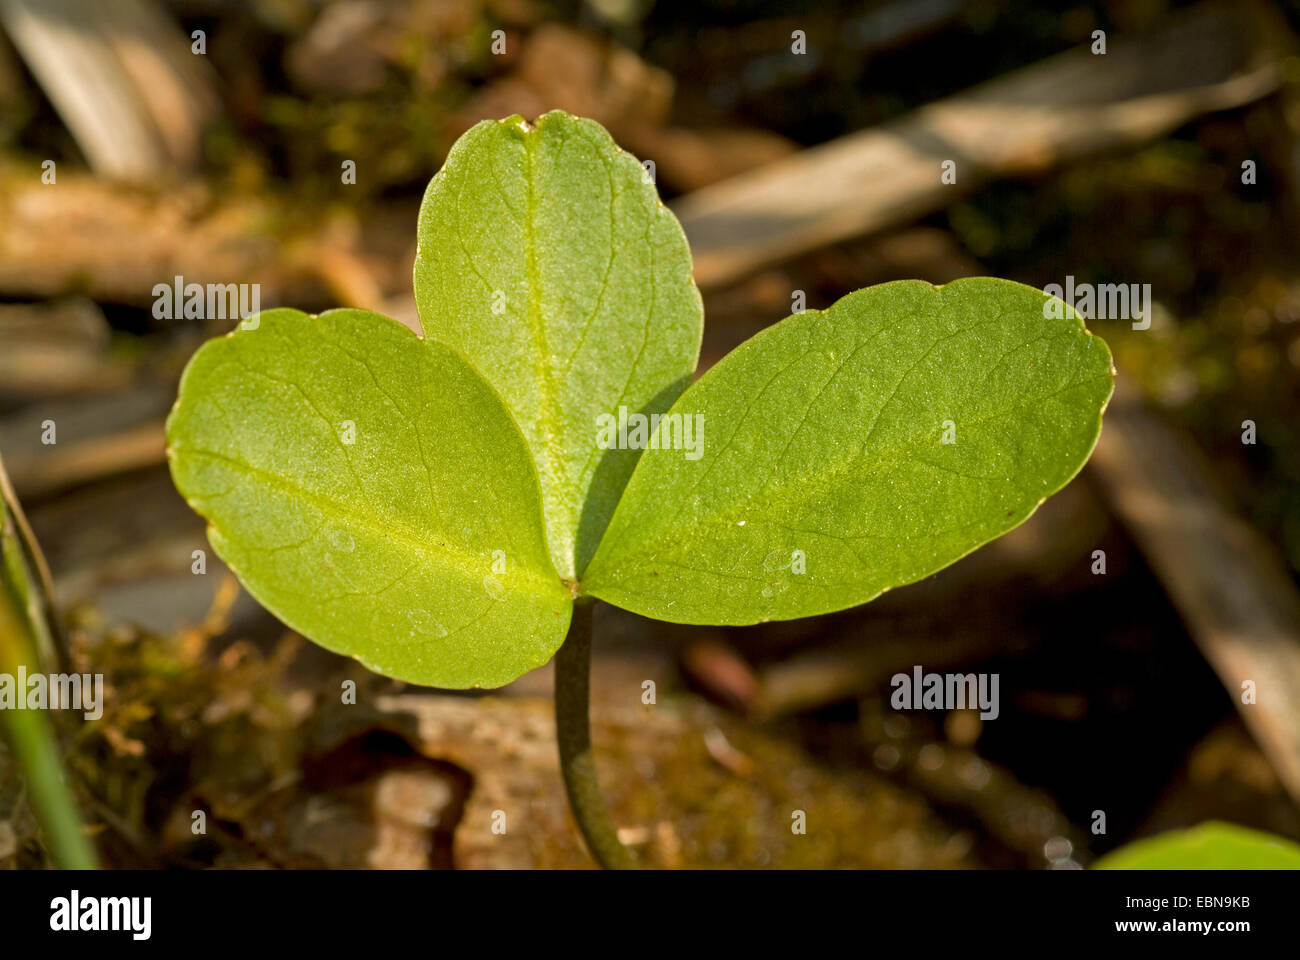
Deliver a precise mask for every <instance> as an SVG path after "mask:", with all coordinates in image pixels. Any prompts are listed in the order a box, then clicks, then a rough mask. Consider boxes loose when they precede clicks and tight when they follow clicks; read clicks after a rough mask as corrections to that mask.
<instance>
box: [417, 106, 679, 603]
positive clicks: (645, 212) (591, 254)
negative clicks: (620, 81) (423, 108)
mask: <svg viewBox="0 0 1300 960" xmlns="http://www.w3.org/2000/svg"><path fill="white" fill-rule="evenodd" d="M415 298H416V303H417V305H418V307H419V316H420V323H421V326H422V328H423V330H424V333H425V335H426V336H428V337H431V338H433V339H436V340H440V341H442V342H443V343H446V344H449V345H450V346H452V347H454V348H456V349H457V350H459V351H460V352H461V353H463V354H464V355H465V356H466V357H468V358H469V360H470V362H471V363H473V364H474V366H475V367H476V368H477V369H478V370H479V372H480V373H482V374H483V376H484V377H485V378H487V380H488V382H489V383H491V384H492V385H493V386H494V387H495V388H496V390H497V392H498V393H500V394H501V396H502V397H503V398H504V399H505V402H506V404H507V406H509V408H510V411H511V413H513V414H514V417H515V421H516V422H517V423H518V424H519V426H520V429H521V430H522V431H523V434H524V437H525V438H526V439H527V440H528V445H529V447H530V448H531V450H532V452H533V457H534V459H535V461H536V464H537V472H538V475H539V477H540V479H541V486H542V498H543V503H544V506H545V513H546V529H547V534H548V540H549V543H550V550H551V557H552V560H553V561H554V563H555V568H556V569H557V570H558V571H559V573H560V575H561V576H562V577H564V578H565V579H569V580H572V579H573V578H575V577H576V576H577V575H578V574H579V573H580V572H581V571H582V569H583V568H584V567H585V565H586V561H587V559H588V558H590V556H591V553H592V551H593V550H594V549H595V546H596V543H597V542H598V541H599V539H600V535H601V533H602V531H603V530H604V528H605V525H606V523H607V522H608V520H609V517H610V514H611V513H612V512H613V509H614V506H615V505H616V504H617V502H618V497H619V494H620V493H621V492H622V489H623V486H624V485H625V484H626V482H627V478H628V476H629V475H630V474H631V472H632V468H633V467H634V466H635V464H636V460H637V455H638V451H636V450H631V449H622V450H602V449H600V448H599V447H598V446H597V445H596V442H595V441H596V433H597V417H599V416H600V415H601V414H610V415H613V416H617V415H618V411H619V407H626V408H627V409H628V410H629V411H631V412H634V413H635V412H638V411H644V412H662V411H664V410H666V409H667V408H668V407H669V406H670V405H671V404H672V402H673V401H674V400H676V399H677V397H678V396H679V395H680V394H681V392H682V390H683V389H685V387H686V385H687V384H688V383H689V382H690V376H691V374H692V373H693V372H694V370H695V364H696V361H697V359H698V357H699V348H700V337H701V333H702V329H703V308H702V306H701V303H700V296H699V292H698V291H697V290H696V288H695V284H694V282H693V280H692V279H691V256H690V250H689V249H688V248H687V245H686V238H685V236H683V234H682V230H681V227H680V226H679V225H678V223H677V220H676V218H675V217H674V216H673V215H672V214H671V213H670V212H669V211H668V210H667V209H666V208H665V207H664V206H663V205H662V204H661V203H660V202H659V197H658V195H657V194H656V192H655V188H654V186H653V185H652V184H651V183H650V182H649V178H648V177H647V176H646V175H645V172H644V170H643V169H642V167H641V165H640V164H639V163H638V162H637V161H636V159H635V158H633V157H632V156H630V155H628V154H626V153H624V152H623V151H622V150H620V149H619V148H618V146H617V145H616V144H615V143H614V141H613V140H612V139H610V136H609V134H608V133H606V132H605V129H604V128H603V127H601V126H600V125H599V124H597V123H594V122H593V121H591V120H583V119H579V118H576V117H571V116H569V115H568V114H566V113H561V112H559V111H556V112H552V113H548V114H546V115H545V116H543V117H541V118H540V119H539V120H538V121H537V124H536V126H532V125H529V124H527V123H525V122H524V121H523V120H522V119H521V118H520V117H518V116H515V117H511V118H509V119H507V120H501V121H491V120H489V121H484V122H483V123H480V124H478V125H477V126H475V127H474V128H473V129H471V130H470V131H469V132H467V133H466V134H465V135H464V136H462V137H461V138H460V140H458V141H457V142H456V145H455V146H454V147H453V148H452V150H451V153H450V154H449V155H448V157H447V162H446V165H445V166H444V167H443V169H442V170H441V171H440V172H439V173H438V175H437V176H436V177H434V178H433V181H432V182H431V183H430V184H429V189H428V191H427V193H426V194H425V197H424V203H423V206H422V207H421V209H420V224H419V248H418V252H417V254H416V261H415Z"/></svg>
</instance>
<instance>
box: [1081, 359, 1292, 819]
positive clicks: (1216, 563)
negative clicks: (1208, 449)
mask: <svg viewBox="0 0 1300 960" xmlns="http://www.w3.org/2000/svg"><path fill="white" fill-rule="evenodd" d="M1091 467H1092V471H1093V473H1094V475H1095V476H1097V477H1098V478H1099V479H1100V480H1101V483H1102V486H1103V488H1104V489H1105V492H1106V494H1107V496H1108V498H1109V499H1110V500H1111V502H1112V503H1113V504H1114V507H1115V511H1116V512H1117V513H1118V514H1119V517H1120V519H1121V520H1122V521H1123V523H1124V525H1125V526H1126V527H1127V528H1128V529H1129V531H1130V532H1131V533H1132V535H1133V538H1134V539H1135V540H1136V541H1137V545H1138V547H1139V549H1140V550H1141V551H1142V553H1143V554H1144V555H1145V556H1146V558H1147V561H1148V562H1149V563H1150V564H1151V567H1152V569H1153V570H1154V571H1155V574H1156V576H1157V577H1158V578H1159V579H1160V582H1161V583H1162V584H1163V585H1164V587H1165V589H1166V590H1168V591H1169V595H1170V598H1171V599H1172V600H1173V603H1174V606H1175V607H1177V609H1178V612H1179V613H1180V614H1181V615H1182V617H1183V620H1184V622H1185V623H1186V624H1187V629H1188V632H1189V633H1191V635H1192V638H1193V639H1194V640H1195V641H1196V644H1197V646H1199V647H1200V649H1201V652H1202V653H1203V654H1204V656H1205V658H1206V659H1207V660H1208V661H1209V662H1210V666H1212V667H1213V668H1214V671H1215V673H1217V674H1218V675H1219V679H1220V680H1222V682H1223V685H1224V686H1225V687H1226V688H1227V690H1228V694H1229V696H1231V697H1232V700H1233V703H1234V705H1235V706H1236V707H1237V710H1238V711H1239V712H1240V713H1241V716H1242V719H1243V720H1245V722H1246V726H1247V728H1249V730H1250V732H1251V734H1252V735H1253V736H1254V738H1255V741H1256V742H1257V743H1258V744H1259V746H1260V748H1261V749H1262V750H1263V752H1264V754H1265V756H1266V757H1267V758H1268V760H1269V762H1270V764H1271V765H1272V767H1273V769H1274V770H1275V771H1276V772H1277V774H1278V777H1279V779H1280V780H1281V781H1282V783H1283V785H1284V786H1285V787H1286V789H1287V791H1288V792H1289V793H1290V795H1291V796H1292V798H1294V799H1295V801H1296V802H1297V803H1300V721H1298V720H1297V718H1300V595H1298V594H1297V591H1296V587H1295V583H1294V581H1292V579H1291V576H1290V574H1289V573H1288V572H1287V570H1286V568H1285V566H1284V565H1283V563H1282V562H1281V560H1280V559H1279V558H1278V557H1277V555H1276V553H1275V552H1274V550H1273V548H1272V547H1271V546H1270V545H1269V544H1268V543H1267V542H1265V540H1264V538H1263V537H1262V536H1260V534H1259V533H1258V532H1257V531H1256V530H1255V529H1254V528H1252V527H1251V526H1250V525H1249V524H1248V523H1246V522H1245V521H1244V520H1242V519H1240V518H1239V517H1237V516H1234V515H1233V513H1232V511H1230V510H1229V509H1228V508H1227V507H1225V506H1224V505H1223V501H1224V498H1223V497H1222V496H1221V494H1220V493H1219V491H1218V490H1217V485H1216V483H1215V481H1214V479H1213V477H1212V474H1211V471H1210V468H1209V466H1208V465H1207V464H1206V462H1205V458H1204V456H1203V455H1202V454H1201V453H1200V452H1199V451H1198V450H1197V449H1196V448H1195V446H1194V445H1193V444H1191V443H1190V442H1189V441H1187V440H1186V438H1184V437H1183V436H1181V435H1180V434H1179V433H1177V432H1175V431H1173V430H1171V429H1170V428H1168V427H1166V426H1165V425H1164V424H1163V423H1162V422H1161V421H1160V420H1159V419H1158V418H1157V417H1156V416H1155V415H1154V414H1152V413H1151V412H1150V411H1148V410H1147V409H1146V407H1145V406H1144V404H1143V403H1142V400H1141V398H1140V396H1139V395H1138V392H1137V388H1136V387H1134V386H1132V385H1131V384H1129V383H1128V382H1127V380H1126V378H1124V377H1120V378H1119V381H1118V383H1117V384H1116V390H1115V397H1114V399H1113V400H1112V402H1111V405H1110V409H1109V410H1108V411H1107V412H1106V421H1105V425H1104V426H1103V427H1102V431H1101V441H1100V442H1099V443H1098V445H1097V450H1096V452H1095V453H1093V455H1092V461H1091ZM1248 680H1249V681H1252V682H1253V684H1254V686H1255V698H1254V700H1255V702H1253V703H1243V702H1242V684H1243V683H1244V682H1245V681H1248Z"/></svg>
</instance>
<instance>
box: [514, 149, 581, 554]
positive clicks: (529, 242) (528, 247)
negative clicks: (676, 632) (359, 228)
mask: <svg viewBox="0 0 1300 960" xmlns="http://www.w3.org/2000/svg"><path fill="white" fill-rule="evenodd" d="M540 136H541V130H540V128H538V127H534V128H533V129H532V130H530V131H528V132H527V133H526V134H525V135H524V153H525V155H526V156H527V158H528V196H527V202H526V204H525V211H524V213H525V215H524V231H525V251H524V264H525V276H526V279H527V282H528V305H527V310H526V314H527V319H528V328H529V330H530V332H531V333H532V338H533V354H534V356H535V357H536V358H537V367H536V369H537V392H538V404H537V429H538V433H539V434H540V438H539V439H540V441H541V452H540V455H539V459H540V460H541V461H542V462H540V463H538V465H537V466H538V472H539V473H540V474H541V475H542V477H543V478H544V479H543V483H542V490H543V494H542V496H543V500H544V501H545V507H546V509H545V511H544V512H545V514H546V516H545V527H546V538H547V543H548V547H550V549H549V550H548V552H549V553H550V554H551V561H552V563H554V564H556V566H561V565H560V563H559V561H560V559H561V558H560V557H557V556H555V552H556V551H555V549H554V546H553V545H552V544H551V539H552V534H553V532H554V531H556V530H563V529H565V528H566V526H571V524H566V523H565V522H564V519H565V518H562V517H558V516H554V513H555V510H556V508H557V507H560V506H565V507H567V506H568V504H567V503H565V502H564V501H563V500H562V499H561V498H560V497H558V496H554V495H553V494H552V493H551V492H550V491H552V490H555V489H557V488H560V489H563V488H567V486H568V478H567V471H565V470H564V469H563V464H564V460H563V458H562V455H561V451H560V450H559V449H558V447H559V420H560V401H559V396H558V394H557V392H556V388H555V381H554V379H553V376H552V373H553V371H552V370H551V363H550V356H551V353H550V347H549V345H548V342H547V339H546V325H545V319H544V318H543V316H542V283H541V271H540V269H539V268H538V264H537V233H536V220H537V156H536V143H535V141H536V139H537V138H538V137H540ZM567 512H568V511H567V510H566V513H567ZM562 559H563V560H564V563H563V565H562V566H563V569H562V571H561V572H562V573H564V574H565V575H572V569H571V568H572V558H571V557H569V556H568V555H567V553H566V555H565V556H564V557H563V558H562Z"/></svg>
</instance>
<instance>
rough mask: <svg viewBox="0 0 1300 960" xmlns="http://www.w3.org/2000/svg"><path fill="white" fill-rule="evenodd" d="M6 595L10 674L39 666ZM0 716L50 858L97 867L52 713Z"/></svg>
mask: <svg viewBox="0 0 1300 960" xmlns="http://www.w3.org/2000/svg"><path fill="white" fill-rule="evenodd" d="M0 591H3V585H0ZM6 600H7V597H6V596H0V670H3V671H4V672H6V673H9V674H11V675H13V674H15V673H16V672H17V667H18V665H19V664H23V665H24V666H26V667H27V668H28V669H29V670H39V669H40V668H39V667H38V666H37V664H36V658H35V657H34V656H31V655H30V651H31V649H32V647H31V644H30V637H29V635H28V633H27V631H26V629H25V628H24V625H23V623H22V621H21V620H20V619H19V618H18V616H17V615H16V612H15V610H14V609H13V607H12V605H10V604H8V603H7V602H6ZM23 649H26V650H28V651H29V655H27V656H24V655H23V654H22V653H21V652H20V651H22V650H23ZM18 695H19V696H20V697H21V696H26V691H25V690H24V691H19V692H18ZM0 720H3V721H4V723H3V724H0V728H2V730H0V732H3V733H4V734H5V738H6V739H7V740H8V741H9V749H10V751H11V752H12V754H13V756H14V760H15V761H16V762H17V764H18V769H19V770H20V771H21V773H22V776H23V781H24V783H26V785H27V792H28V795H29V797H30V802H31V806H32V810H33V811H34V812H35V813H36V818H37V820H39V821H40V824H41V833H42V835H43V837H44V840H45V846H46V848H47V849H48V850H49V853H50V859H51V860H53V861H54V865H55V866H56V867H58V868H60V869H62V870H93V869H95V867H96V866H97V863H96V859H95V850H94V847H93V846H91V843H90V840H89V839H88V838H87V837H86V833H85V830H84V829H83V828H82V826H81V817H80V815H79V814H78V812H77V802H76V800H75V799H74V798H73V795H72V789H71V787H70V786H69V785H68V782H67V779H66V778H65V776H64V773H63V765H62V763H61V762H60V759H59V745H58V742H57V740H56V739H55V736H54V726H53V724H51V723H50V718H49V717H48V716H46V714H45V713H44V712H43V711H41V710H6V711H4V715H3V716H0Z"/></svg>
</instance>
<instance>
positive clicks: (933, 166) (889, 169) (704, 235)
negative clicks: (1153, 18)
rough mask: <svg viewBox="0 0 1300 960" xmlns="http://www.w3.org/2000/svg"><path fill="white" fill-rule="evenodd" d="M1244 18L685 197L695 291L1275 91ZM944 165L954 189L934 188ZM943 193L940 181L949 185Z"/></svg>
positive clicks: (950, 106)
mask: <svg viewBox="0 0 1300 960" xmlns="http://www.w3.org/2000/svg"><path fill="white" fill-rule="evenodd" d="M1285 32H1286V31H1285V25H1283V26H1282V27H1281V29H1280V30H1275V29H1274V28H1273V27H1272V24H1271V17H1270V15H1269V14H1268V13H1267V12H1266V11H1263V10H1262V9H1260V8H1257V7H1256V6H1255V5H1253V4H1244V3H1243V4H1236V5H1233V6H1231V7H1229V6H1220V5H1218V4H1205V5H1202V6H1199V7H1196V8H1194V9H1193V10H1192V11H1190V12H1188V13H1186V14H1184V15H1182V16H1179V17H1175V18H1173V19H1172V22H1171V25H1170V26H1169V27H1167V28H1166V29H1164V30H1162V31H1161V32H1160V33H1158V34H1156V35H1154V36H1151V37H1146V38H1142V39H1136V40H1127V39H1125V38H1123V37H1118V38H1116V39H1115V40H1114V42H1113V43H1112V44H1111V47H1110V49H1109V50H1108V52H1107V53H1106V55H1105V56H1094V55H1093V54H1092V52H1091V50H1090V49H1089V47H1088V46H1086V45H1085V46H1083V47H1080V48H1077V49H1074V50H1070V51H1067V52H1066V53H1063V54H1060V55H1058V56H1055V57H1051V58H1050V59H1047V60H1044V61H1042V62H1041V63H1037V64H1034V65H1033V66H1030V67H1026V68H1025V69H1023V70H1019V71H1016V72H1015V73H1012V74H1009V75H1007V76H1005V77H998V78H997V79H995V80H992V81H990V82H989V83H986V84H983V85H981V86H979V87H976V88H974V89H972V90H969V91H967V92H964V93H961V94H958V95H956V96H952V97H949V98H947V99H945V100H939V101H936V102H935V103H931V104H928V105H926V106H924V107H921V108H920V109H918V110H914V111H913V112H911V113H909V114H906V115H905V116H903V117H900V118H899V119H898V120H895V121H892V122H890V123H886V124H883V125H881V126H879V127H874V128H872V129H869V130H863V131H859V132H857V133H853V134H850V135H848V136H845V137H841V138H839V139H838V140H834V141H832V142H830V143H827V144H824V145H822V146H819V147H814V148H812V149H809V150H804V151H801V152H800V153H797V154H795V155H794V156H791V157H788V158H786V159H783V160H778V161H776V162H775V163H771V164H768V165H767V166H764V167H760V168H758V169H757V170H753V171H750V172H748V173H744V174H741V175H739V176H736V177H732V178H731V179H729V180H724V181H723V182H722V183H718V184H715V185H713V186H710V187H705V188H704V189H702V190H697V191H696V192H694V193H691V194H688V195H687V196H685V197H683V198H682V199H681V200H679V201H678V202H677V203H675V204H673V210H674V212H675V213H676V214H677V216H678V218H679V219H680V220H681V223H682V227H683V229H684V230H685V231H686V236H687V238H688V239H689V240H690V242H691V251H692V254H693V256H694V258H695V279H696V282H697V283H698V284H699V285H700V286H701V287H714V286H719V285H722V284H725V283H729V282H731V281H734V280H737V279H739V278H741V277H743V276H744V275H745V274H747V273H750V272H752V271H753V270H756V269H758V268H760V267H763V266H767V265H769V264H772V263H776V262H778V261H780V260H783V259H788V258H790V257H794V256H797V255H799V254H802V253H807V252H809V251H811V250H814V249H816V248H818V247H821V246H825V245H827V244H830V243H835V242H837V241H840V240H845V239H848V238H850V237H855V236H860V235H863V234H868V233H873V232H877V231H880V230H884V229H887V228H890V227H895V226H898V225H900V224H904V223H909V222H912V221H914V220H916V219H917V218H919V217H923V216H926V215H928V214H930V213H933V212H934V211H936V210H941V209H943V208H944V207H946V206H948V205H949V204H951V203H952V202H953V201H955V200H957V199H958V198H959V197H961V196H963V195H965V194H967V193H969V192H971V191H972V190H974V189H975V188H977V187H979V186H981V185H982V184H983V183H985V182H987V181H988V180H990V179H992V178H993V177H997V176H1014V175H1018V174H1026V173H1041V172H1043V171H1045V170H1050V169H1052V168H1053V167H1056V166H1058V165H1060V164H1062V163H1065V162H1067V161H1070V160H1075V159H1079V158H1082V157H1087V156H1092V155H1096V154H1099V153H1102V152H1105V151H1108V150H1114V149H1118V148H1122V147H1125V146H1133V145H1137V144H1140V143H1142V142H1144V141H1147V140H1151V139H1153V138H1155V137H1158V136H1161V135H1163V134H1166V133H1168V132H1170V131H1172V130H1175V129H1177V128H1178V127H1180V126H1182V125H1183V124H1184V123H1186V122H1187V121H1188V120H1190V119H1192V118H1193V117H1196V116H1198V115H1200V114H1203V113H1208V112H1211V111H1214V110H1225V109H1229V108H1232V107H1238V106H1241V105H1243V104H1246V103H1250V102H1251V101H1254V100H1257V99H1259V98H1260V97H1262V96H1265V95H1266V94H1268V93H1270V92H1272V91H1273V90H1274V89H1276V87H1277V84H1278V71H1277V68H1276V66H1275V63H1274V59H1273V43H1274V42H1275V41H1276V39H1277V37H1278V36H1282V35H1285ZM946 161H952V162H953V163H954V164H955V167H953V168H952V170H953V172H954V174H955V180H954V181H953V182H948V183H945V182H944V181H943V179H941V174H942V173H943V172H944V166H943V164H944V163H945V162H946ZM950 179H951V178H950Z"/></svg>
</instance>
